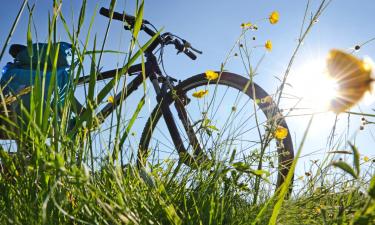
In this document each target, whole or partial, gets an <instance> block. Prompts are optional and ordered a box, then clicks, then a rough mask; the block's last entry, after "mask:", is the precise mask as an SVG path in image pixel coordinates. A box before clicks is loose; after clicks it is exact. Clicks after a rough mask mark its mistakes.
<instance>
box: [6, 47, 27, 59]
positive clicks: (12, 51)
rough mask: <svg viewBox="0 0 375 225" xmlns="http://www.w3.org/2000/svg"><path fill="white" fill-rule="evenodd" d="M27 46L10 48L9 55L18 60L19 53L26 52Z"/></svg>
mask: <svg viewBox="0 0 375 225" xmlns="http://www.w3.org/2000/svg"><path fill="white" fill-rule="evenodd" d="M26 48H27V46H25V45H20V44H13V45H11V46H10V48H9V54H10V55H11V56H12V57H13V58H16V57H17V55H18V53H20V52H22V51H23V50H25V49H26Z"/></svg>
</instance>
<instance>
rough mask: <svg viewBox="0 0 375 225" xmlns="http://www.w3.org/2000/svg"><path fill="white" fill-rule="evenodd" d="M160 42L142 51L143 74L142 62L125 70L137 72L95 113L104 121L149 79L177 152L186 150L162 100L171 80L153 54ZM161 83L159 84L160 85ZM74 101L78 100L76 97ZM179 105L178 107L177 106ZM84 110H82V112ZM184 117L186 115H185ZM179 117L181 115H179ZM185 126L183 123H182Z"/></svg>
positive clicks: (129, 73)
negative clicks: (109, 101)
mask: <svg viewBox="0 0 375 225" xmlns="http://www.w3.org/2000/svg"><path fill="white" fill-rule="evenodd" d="M159 44H160V42H159V41H158V39H157V40H155V42H154V43H152V44H151V46H150V47H149V48H148V50H147V51H146V52H145V53H144V55H145V58H146V62H145V63H144V67H145V74H143V73H142V64H141V63H140V64H136V65H133V66H131V67H129V69H128V70H127V71H126V73H127V75H125V76H132V75H135V74H138V75H137V76H136V77H135V78H134V79H133V80H132V81H130V83H128V84H127V86H126V87H125V88H123V89H122V90H121V91H120V92H119V93H118V94H117V95H116V96H115V97H114V102H113V103H108V104H106V105H105V106H104V108H103V109H101V110H100V112H98V113H97V115H96V116H97V117H98V118H101V121H100V122H104V120H105V119H106V118H107V117H108V116H109V115H110V114H111V113H112V112H113V110H114V108H115V107H116V106H118V105H119V104H120V103H121V102H122V101H123V100H125V99H126V98H127V97H128V96H129V95H131V94H132V93H133V92H134V91H135V90H137V89H138V87H139V86H141V85H142V83H143V82H144V81H145V80H146V79H148V78H149V79H150V80H151V82H152V85H153V87H154V90H155V93H156V100H157V102H158V104H159V105H160V109H161V111H162V114H163V117H164V118H165V121H167V123H166V125H167V128H168V131H169V133H170V135H171V137H172V140H173V142H174V145H175V147H176V148H177V151H178V152H179V153H181V152H186V149H185V148H184V146H183V141H182V138H181V136H180V134H179V131H178V128H177V125H176V122H175V120H174V117H173V115H172V112H171V110H170V108H169V104H167V103H166V102H168V101H163V99H165V98H167V97H168V96H169V95H168V91H169V90H170V89H171V88H172V89H173V87H174V85H173V82H172V81H171V79H170V78H169V77H165V76H163V75H162V72H161V70H160V68H159V65H158V62H157V59H156V57H155V55H154V54H153V50H154V49H155V48H156V47H157V46H158V45H159ZM122 69H123V68H117V69H114V70H109V71H105V72H101V73H100V74H99V75H98V77H97V80H104V79H109V78H114V77H116V75H118V72H119V71H122ZM89 77H90V75H87V76H84V77H80V78H79V79H78V84H83V83H87V82H88V81H89ZM160 84H161V85H160ZM76 101H78V100H77V99H76ZM179 106H180V107H179ZM179 106H176V108H177V110H178V112H179V115H186V111H185V110H184V108H183V107H182V106H181V105H179ZM84 111H85V110H83V111H82V113H84ZM185 118H186V117H185ZM180 119H181V117H180ZM184 127H185V124H184ZM185 128H186V127H185Z"/></svg>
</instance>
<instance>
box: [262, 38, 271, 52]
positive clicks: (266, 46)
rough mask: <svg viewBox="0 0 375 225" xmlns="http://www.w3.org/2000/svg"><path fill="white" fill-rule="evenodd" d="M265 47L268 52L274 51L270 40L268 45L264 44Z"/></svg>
mask: <svg viewBox="0 0 375 225" xmlns="http://www.w3.org/2000/svg"><path fill="white" fill-rule="evenodd" d="M264 47H265V48H266V49H267V50H268V51H272V42H271V41H270V40H267V41H266V43H265V44H264Z"/></svg>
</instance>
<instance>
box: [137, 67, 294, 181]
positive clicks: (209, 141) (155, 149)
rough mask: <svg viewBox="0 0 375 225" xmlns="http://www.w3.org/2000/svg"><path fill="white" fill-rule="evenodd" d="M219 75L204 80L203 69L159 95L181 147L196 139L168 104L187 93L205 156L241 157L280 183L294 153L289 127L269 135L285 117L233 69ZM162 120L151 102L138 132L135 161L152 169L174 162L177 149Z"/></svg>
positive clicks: (230, 159) (190, 146)
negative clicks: (281, 133) (280, 134)
mask: <svg viewBox="0 0 375 225" xmlns="http://www.w3.org/2000/svg"><path fill="white" fill-rule="evenodd" d="M219 74H220V75H219V78H218V79H217V80H207V79H206V76H205V74H198V75H196V76H193V77H191V78H189V79H187V80H185V81H183V82H181V83H179V84H178V85H177V86H176V87H175V89H174V90H173V91H171V92H170V93H169V97H167V98H165V99H163V101H167V103H168V104H170V109H171V111H172V114H173V117H174V120H175V121H174V122H175V123H176V125H177V127H178V130H179V133H180V136H181V138H182V140H183V145H184V149H185V150H186V151H187V152H188V153H190V154H191V155H194V151H195V150H196V148H197V146H196V145H197V143H194V144H193V143H192V141H191V137H189V132H188V131H186V130H187V129H186V125H184V123H183V121H182V119H181V116H179V115H178V109H177V106H176V104H172V103H176V102H177V101H178V98H179V97H178V96H186V99H184V102H185V104H184V106H183V107H184V110H185V111H186V115H187V118H188V120H189V121H190V123H189V124H190V128H191V129H192V130H193V133H194V134H195V136H196V137H195V138H196V140H198V142H199V147H200V148H201V149H202V151H203V152H204V155H205V156H207V157H208V158H209V159H211V160H212V161H214V162H221V163H224V164H225V165H227V166H229V167H230V166H231V165H238V164H236V163H237V162H245V163H246V165H248V166H249V167H250V168H251V169H253V170H254V171H255V170H257V171H258V170H259V169H261V170H262V171H267V174H269V176H270V177H271V178H272V179H269V180H271V185H272V186H273V188H277V187H279V186H280V185H281V184H282V183H283V182H284V178H285V177H286V175H287V174H288V172H289V168H290V165H291V162H292V160H293V158H294V153H293V144H292V139H291V136H290V132H288V134H287V135H286V136H285V137H283V139H278V140H277V139H276V138H275V135H274V134H275V131H276V129H278V128H279V129H280V127H282V129H284V128H285V129H284V131H285V130H287V129H288V126H287V124H286V122H285V119H284V118H283V117H282V115H281V113H280V110H279V109H278V107H277V106H276V104H275V103H274V102H273V101H272V97H271V96H269V95H268V94H267V92H265V91H264V90H263V89H262V88H261V87H260V86H258V85H257V84H255V83H252V82H250V81H249V80H248V79H246V78H244V77H242V76H240V75H237V74H233V73H229V72H221V73H219ZM176 93H177V94H176ZM176 96H177V97H176ZM163 120H164V118H163V117H162V113H161V110H160V107H158V106H156V108H155V109H154V110H153V112H152V114H151V116H150V118H149V119H148V121H147V123H146V126H145V129H144V130H143V133H142V137H141V140H140V148H139V152H138V163H140V164H142V165H145V164H148V165H150V166H151V168H152V167H153V166H154V165H158V166H159V167H160V165H162V164H163V162H165V161H168V162H171V161H172V162H176V163H177V162H178V160H179V153H178V152H177V150H176V147H175V146H174V144H173V143H174V142H173V140H172V139H171V135H169V134H168V133H167V130H168V129H167V128H166V121H163ZM168 122H169V123H170V122H171V121H168ZM190 135H191V134H190ZM139 161H142V162H139ZM256 180H257V179H256V177H254V179H253V180H250V184H249V185H250V186H252V185H256V182H257V181H256ZM252 182H254V183H252ZM268 185H269V184H268Z"/></svg>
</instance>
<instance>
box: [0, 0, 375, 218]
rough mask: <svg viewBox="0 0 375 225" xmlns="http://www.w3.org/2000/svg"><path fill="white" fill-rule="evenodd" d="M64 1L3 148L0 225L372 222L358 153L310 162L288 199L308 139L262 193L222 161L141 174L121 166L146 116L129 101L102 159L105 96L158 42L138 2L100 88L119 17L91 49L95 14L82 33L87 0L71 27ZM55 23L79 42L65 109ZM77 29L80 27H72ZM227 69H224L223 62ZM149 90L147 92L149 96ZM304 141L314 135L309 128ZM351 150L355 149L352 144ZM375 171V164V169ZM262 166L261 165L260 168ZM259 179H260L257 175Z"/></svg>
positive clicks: (371, 199) (373, 192)
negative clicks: (282, 178)
mask: <svg viewBox="0 0 375 225" xmlns="http://www.w3.org/2000/svg"><path fill="white" fill-rule="evenodd" d="M308 2H309V3H310V1H308ZM327 2H330V1H322V3H321V7H320V8H319V9H318V10H317V11H316V13H315V14H314V16H313V18H312V19H311V21H308V23H307V24H308V25H307V28H305V29H304V30H303V29H302V30H301V35H300V39H299V42H298V46H297V47H296V50H295V52H294V53H293V55H292V57H291V60H290V63H289V65H288V68H287V70H286V72H285V76H284V79H283V80H282V83H281V86H280V88H279V92H278V93H277V94H278V96H279V97H278V102H279V101H280V98H281V95H282V93H283V87H284V85H285V84H286V80H287V76H288V73H289V70H290V67H291V66H292V64H293V60H294V58H295V57H296V54H297V52H298V49H299V47H300V45H301V43H302V41H303V39H304V38H305V36H306V35H307V33H308V31H309V30H310V29H311V28H312V26H313V24H314V21H315V20H316V19H317V18H318V17H319V16H320V14H321V13H322V9H325V8H326V6H327V4H328V3H327ZM26 3H27V1H24V4H23V5H22V6H21V8H20V11H19V13H18V15H17V18H16V19H15V21H14V25H13V27H12V29H11V30H10V31H9V35H8V39H7V40H6V41H5V44H4V47H3V50H2V53H1V55H0V60H1V58H2V55H3V52H4V51H5V49H6V46H7V45H8V42H9V40H10V37H11V36H12V34H13V32H14V29H15V28H16V25H17V21H18V19H19V17H20V15H21V13H22V11H23V9H24V8H25V5H26ZM61 4H63V3H62V2H60V1H54V4H53V12H52V14H51V15H50V17H49V18H48V21H49V29H48V30H49V35H48V37H47V40H48V45H47V51H46V52H47V54H48V56H49V57H50V58H51V59H52V62H53V63H52V67H51V68H49V67H48V62H47V61H48V57H45V61H44V62H43V61H39V62H38V64H37V68H33V69H36V70H37V71H38V73H39V75H40V76H37V79H36V80H35V84H34V87H33V88H32V90H31V106H30V108H26V107H21V108H22V117H19V118H18V123H19V124H21V125H20V126H21V127H20V128H19V129H16V130H15V131H14V132H10V134H9V135H10V137H11V138H12V139H14V140H17V144H18V152H17V153H16V154H9V153H8V152H7V150H8V149H7V148H6V147H4V146H2V147H1V148H0V162H1V166H2V167H1V173H0V224H192V225H193V224H194V225H196V224H349V223H352V224H372V223H374V222H375V213H374V212H375V178H374V177H373V178H372V180H371V181H369V176H373V173H374V171H373V169H371V170H369V171H368V173H367V174H365V175H363V173H360V167H361V166H362V165H360V162H359V158H358V153H357V152H356V151H357V150H353V153H354V154H353V156H354V163H353V164H354V166H351V164H350V163H346V164H344V163H343V162H332V161H333V160H332V158H331V157H330V156H329V155H328V156H327V157H326V160H325V161H323V162H322V163H321V164H318V163H313V164H312V166H316V167H317V168H318V169H316V171H315V173H314V174H309V175H306V177H305V178H303V179H302V180H303V181H302V184H303V186H302V187H301V188H299V189H297V190H295V191H294V192H293V193H292V195H290V196H289V198H287V197H288V190H289V189H290V188H291V185H292V180H293V179H294V178H293V172H294V169H295V166H296V163H297V162H298V160H299V157H300V156H301V155H302V150H303V148H302V147H303V143H301V145H300V146H299V150H298V152H297V154H296V159H295V160H294V161H293V162H292V170H291V171H290V173H289V174H288V176H287V178H286V182H285V183H284V185H283V186H281V188H280V189H279V190H277V191H275V193H270V190H265V189H262V188H260V186H259V184H257V185H255V187H254V189H255V190H253V189H251V188H249V187H248V186H247V185H246V184H243V183H242V182H241V179H240V177H241V175H242V174H243V173H242V172H241V171H240V170H237V169H236V168H227V167H225V166H224V165H221V164H217V165H215V166H213V167H212V168H211V170H209V171H207V170H205V169H203V168H202V169H196V170H188V171H187V172H186V173H184V174H183V175H182V176H178V177H175V176H174V175H172V174H173V172H174V171H173V170H174V169H175V167H174V165H173V164H172V162H171V164H167V165H163V166H160V167H159V168H158V167H157V166H156V167H155V168H154V170H153V171H151V172H150V171H146V170H144V169H139V168H136V166H135V165H132V164H127V165H122V161H121V160H120V158H121V157H120V156H122V154H123V151H126V150H127V149H124V147H123V144H124V142H125V140H126V139H127V138H128V137H129V133H130V130H131V128H132V126H133V124H134V123H135V122H137V120H138V119H137V118H138V114H139V111H140V110H141V108H142V107H143V106H144V104H145V98H144V97H143V98H142V99H141V100H140V101H139V102H138V104H137V107H135V111H134V113H133V114H132V115H130V118H131V119H130V120H128V121H125V122H123V120H122V118H121V116H122V115H123V113H124V112H123V111H122V104H125V103H124V101H121V102H120V105H119V107H118V108H117V109H116V111H115V112H114V113H113V115H111V116H110V117H109V119H108V120H110V127H109V128H108V129H109V130H110V131H111V132H110V134H109V135H105V136H104V137H106V138H108V140H105V141H104V143H105V144H104V145H102V146H100V148H102V149H100V151H103V152H104V153H105V154H104V155H97V154H96V152H95V150H96V149H97V147H96V146H95V145H94V140H93V138H94V135H95V134H97V133H100V132H104V131H103V130H102V129H103V128H101V122H103V121H102V120H103V118H102V116H103V115H98V116H96V115H95V112H97V111H98V110H99V109H100V107H102V105H103V103H104V102H105V101H106V100H105V99H106V98H107V97H108V96H109V95H112V94H113V90H115V91H114V92H115V93H119V89H120V90H124V89H123V88H122V87H123V86H122V85H123V83H122V82H123V81H122V80H121V75H122V74H124V73H126V72H127V70H128V68H129V67H130V66H131V65H132V64H134V62H136V61H137V60H138V61H139V60H143V58H141V57H142V53H143V52H144V51H145V49H146V48H147V47H148V46H149V45H150V43H151V42H152V41H153V40H154V39H155V37H152V38H151V39H150V40H148V41H147V42H146V43H145V44H143V45H141V44H140V43H138V34H139V32H140V28H141V24H140V23H141V20H142V18H143V7H144V2H143V1H140V2H138V1H137V4H136V6H137V7H136V10H135V15H136V17H137V19H136V23H135V27H134V29H133V30H131V31H130V32H131V36H132V39H131V44H130V46H129V50H128V52H127V54H128V57H127V58H126V60H125V62H124V64H123V66H122V67H121V68H120V69H119V70H118V74H117V76H116V77H114V78H113V79H111V80H110V81H108V82H107V83H106V84H105V85H104V86H103V87H101V88H100V89H99V90H98V86H97V82H96V78H97V77H98V76H100V67H101V58H102V54H103V53H104V52H105V49H104V46H105V43H106V42H107V41H108V39H110V34H109V31H110V28H111V24H112V20H111V19H110V20H109V21H108V24H107V28H106V32H105V38H104V41H103V42H102V43H98V41H97V39H96V36H94V38H93V39H94V40H93V43H94V45H93V48H92V49H89V47H88V43H89V41H90V38H92V36H93V35H92V34H91V28H92V26H93V24H94V20H95V16H96V15H95V14H94V15H93V16H92V18H90V20H89V28H88V32H87V33H85V34H82V33H81V31H82V29H83V26H84V21H85V19H86V13H87V12H86V5H87V2H86V0H82V6H81V8H80V13H79V19H78V24H74V25H70V24H67V22H66V20H65V17H64V13H63V12H62V11H61ZM115 6H116V1H115V0H112V1H111V2H110V5H109V8H110V9H111V11H112V12H113V10H114V9H115ZM28 8H29V15H30V17H29V20H30V21H29V26H28V30H27V32H26V33H27V35H26V37H27V45H28V51H29V54H30V55H34V54H38V53H39V52H32V51H33V48H32V46H31V44H32V43H33V42H34V40H33V39H32V37H33V35H32V32H33V30H32V29H31V24H32V20H33V16H35V15H34V14H33V11H32V9H33V7H28ZM126 11H127V9H126ZM308 14H309V5H307V7H306V13H305V20H307V19H306V17H307V15H308ZM58 18H59V19H61V23H62V25H63V27H64V31H63V32H66V33H67V35H68V37H69V41H70V42H71V43H72V44H73V51H72V55H73V58H76V59H77V62H76V63H75V64H72V66H71V68H70V78H71V80H70V82H69V86H68V89H67V93H66V97H65V101H64V105H63V106H60V105H59V104H58V98H57V95H56V94H55V93H57V83H56V74H57V59H58V49H59V46H58V45H55V43H56V39H57V37H58V36H59V35H58V33H57V30H56V26H57V25H56V23H57V19H58ZM305 20H304V24H305ZM70 27H73V29H72V30H70V29H71V28H70ZM34 32H37V31H35V30H34ZM61 32H62V31H61ZM240 38H241V37H240ZM82 39H83V41H81V40H82ZM236 44H237V43H236ZM98 46H100V47H98ZM98 49H99V50H98ZM98 52H99V55H98V54H97V53H98ZM247 57H249V55H248V56H247ZM247 59H248V58H246V57H244V61H243V62H244V66H245V67H246V66H248V68H251V66H252V65H249V64H247V63H246V62H248V61H247ZM87 61H89V62H90V64H91V65H90V77H89V79H88V82H87V84H85V86H84V87H83V89H84V90H85V91H86V92H85V93H86V94H87V95H86V100H85V102H84V103H80V102H77V101H76V100H75V98H74V93H75V92H76V90H77V88H81V87H79V85H78V83H77V81H78V77H80V76H82V75H84V73H83V71H84V66H85V63H87ZM2 64H3V62H2ZM224 65H225V63H224V64H223V65H222V66H223V67H224ZM257 66H258V65H257ZM257 66H256V67H255V70H253V71H252V72H250V73H249V74H248V75H249V78H251V79H252V76H253V75H254V73H253V72H254V71H256V68H257ZM222 69H224V68H222ZM47 71H51V72H52V82H51V83H50V85H49V89H48V92H45V89H44V83H45V82H46V81H45V76H46V73H47ZM39 78H41V79H39ZM124 83H125V81H124ZM144 88H146V86H144ZM146 91H147V90H146V89H144V94H145V95H146V93H147V92H146ZM44 95H46V96H47V102H52V104H51V105H48V104H47V105H46V104H44V103H43V100H42V99H44V97H43V96H44ZM123 97H124V96H122V98H121V99H123ZM1 99H2V105H3V106H6V105H7V104H6V103H5V98H4V96H2V98H1ZM52 99H53V100H52ZM78 115H79V116H78ZM370 116H374V115H370ZM2 118H4V120H5V121H6V122H7V123H11V122H12V121H11V119H10V118H7V117H6V116H3V115H2ZM258 126H260V125H259V124H258ZM268 138H269V137H268ZM305 138H308V129H307V130H306V132H305V135H304V139H305ZM266 140H267V138H266ZM352 148H353V149H355V146H352ZM134 157H136V156H134ZM262 157H263V151H261V154H260V159H261V160H260V161H261V162H262ZM241 165H242V164H241ZM333 166H336V167H338V168H339V169H340V170H337V169H335V168H334V167H333ZM370 168H373V164H371V167H370ZM259 169H263V168H262V165H260V167H259ZM347 173H348V174H349V175H352V177H350V176H348V174H347ZM353 174H354V176H353ZM254 176H255V175H254ZM295 179H299V178H295ZM258 182H260V180H259V179H258V178H257V183H258ZM259 196H265V197H263V198H260V197H259Z"/></svg>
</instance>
